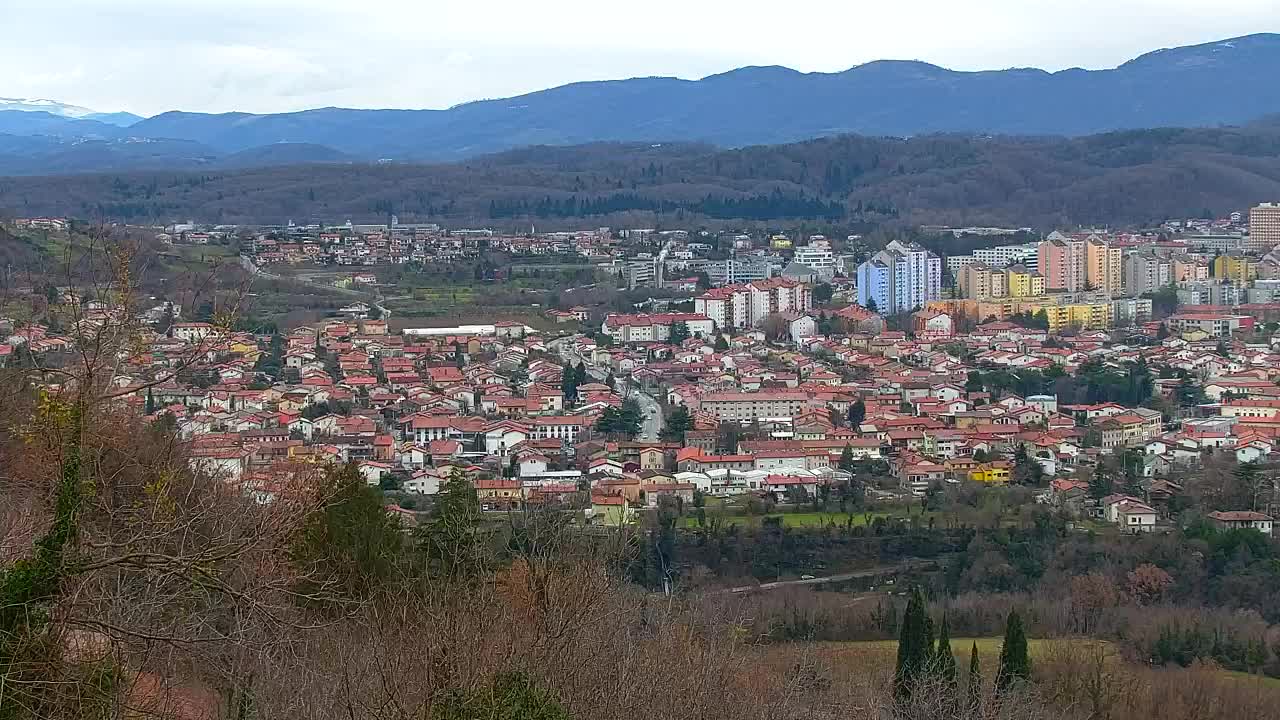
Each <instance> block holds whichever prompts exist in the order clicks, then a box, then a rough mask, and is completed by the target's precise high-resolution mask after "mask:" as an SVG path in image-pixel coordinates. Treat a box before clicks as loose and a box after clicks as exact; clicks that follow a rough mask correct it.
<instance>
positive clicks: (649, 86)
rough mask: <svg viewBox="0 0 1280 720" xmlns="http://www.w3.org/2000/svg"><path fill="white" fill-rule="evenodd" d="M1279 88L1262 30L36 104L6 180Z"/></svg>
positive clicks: (462, 155) (744, 142)
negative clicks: (144, 110)
mask: <svg viewBox="0 0 1280 720" xmlns="http://www.w3.org/2000/svg"><path fill="white" fill-rule="evenodd" d="M1277 76H1280V35H1276V34H1259V35H1250V36H1246V37H1239V38H1233V39H1229V40H1222V41H1218V42H1213V43H1207V44H1203V45H1195V46H1187V47H1180V48H1173V49H1167V50H1159V51H1155V52H1151V53H1147V54H1145V55H1142V56H1140V57H1138V58H1135V59H1133V60H1131V61H1129V62H1126V63H1124V64H1123V65H1120V66H1119V67H1117V68H1113V69H1107V70H1082V69H1070V70H1063V71H1060V72H1053V73H1050V72H1046V71H1043V70H1037V69H1009V70H996V71H983V72H959V71H954V70H948V69H945V68H941V67H938V66H935V65H930V64H927V63H922V62H914V61H876V62H871V63H867V64H864V65H859V66H857V67H854V68H851V69H849V70H846V71H844V72H838V73H802V72H797V71H795V70H791V69H788V68H784V67H746V68H739V69H737V70H732V71H730V72H726V73H723V74H719V75H712V76H710V77H706V78H703V79H701V80H681V79H677V78H662V77H650V78H634V79H630V80H617V81H605V82H584V83H574V84H571V85H565V86H562V87H557V88H553V89H549V90H543V91H539V92H534V93H530V94H527V95H522V96H519V97H513V98H507V99H502V100H485V101H479V102H472V103H467V104H463V105H459V106H456V107H453V108H449V109H447V110H354V109H341V108H322V109H315V110H306V111H302V112H294V113H279V114H263V115H257V114H249V113H220V114H204V113H190V112H167V113H163V114H160V115H157V116H155V117H151V118H146V119H140V120H136V121H133V122H128V124H127V126H124V127H122V126H121V125H123V124H125V123H126V122H127V121H128V120H129V119H128V118H124V117H117V118H116V120H115V122H113V121H112V120H111V119H110V118H109V117H104V116H101V115H97V114H95V113H93V112H92V111H87V110H85V109H84V108H75V107H74V106H65V105H60V104H57V103H52V102H51V101H26V102H25V106H24V107H21V108H18V107H11V108H10V109H7V110H6V109H5V107H6V106H5V105H3V104H0V174H9V175H23V174H47V173H75V172H91V171H103V170H111V171H120V170H125V169H141V168H157V169H159V168H163V169H173V170H180V169H201V168H215V169H217V168H226V167H247V166H250V165H253V164H260V165H278V164H292V163H307V162H311V163H317V162H323V163H332V162H370V161H383V162H386V161H394V162H404V163H417V162H442V161H443V162H451V161H458V160H465V159H467V158H472V157H476V156H479V155H483V154H488V153H494V152H501V151H504V150H509V149H513V148H519V147H524V146H533V145H574V144H581V143H593V142H673V141H674V142H694V143H705V144H711V145H716V146H721V147H731V148H732V147H743V146H749V145H759V144H775V143H787V142H795V141H799V140H805V139H810V138H816V137H823V136H831V135H839V134H844V133H857V134H862V135H870V136H893V137H910V136H919V135H927V134H932V133H974V134H993V135H1023V136H1036V135H1060V136H1081V135H1087V134H1093V133H1100V132H1106V131H1111V130H1122V129H1132V128H1148V127H1213V126H1223V125H1240V124H1244V123H1247V122H1249V121H1251V120H1253V119H1255V118H1258V117H1260V116H1263V115H1267V114H1270V113H1276V112H1280V83H1275V82H1269V81H1267V80H1266V79H1267V78H1273V77H1277ZM3 102H6V101H0V103H3ZM117 123H118V124H117ZM228 163H229V164H228Z"/></svg>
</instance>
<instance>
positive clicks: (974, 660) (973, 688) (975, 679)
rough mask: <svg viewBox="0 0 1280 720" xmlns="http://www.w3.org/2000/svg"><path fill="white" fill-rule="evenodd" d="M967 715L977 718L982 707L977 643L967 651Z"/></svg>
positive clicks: (980, 671) (980, 672) (980, 669)
mask: <svg viewBox="0 0 1280 720" xmlns="http://www.w3.org/2000/svg"><path fill="white" fill-rule="evenodd" d="M968 689H969V691H968V693H966V694H967V695H968V696H969V697H968V700H969V713H970V715H972V716H973V717H978V713H979V710H980V709H981V707H982V668H981V666H979V664H978V643H977V642H975V643H973V648H972V649H971V650H969V684H968Z"/></svg>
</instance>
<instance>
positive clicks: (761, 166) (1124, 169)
mask: <svg viewBox="0 0 1280 720" xmlns="http://www.w3.org/2000/svg"><path fill="white" fill-rule="evenodd" d="M1276 197H1280V125H1278V124H1276V123H1274V122H1267V123H1259V124H1255V125H1252V126H1249V127H1245V128H1219V129H1154V130H1134V131H1124V132H1115V133H1108V134H1103V135H1093V136H1088V137H1081V138H1071V139H1064V138H1022V137H979V136H962V135H935V136H926V137H917V138H912V139H907V140H903V139H895V138H871V137H862V136H856V135H845V136H840V137H833V138H824V139H819V140H811V141H807V142H801V143H795V144H789V145H776V146H758V147H748V148H742V149H739V150H727V151H724V150H715V149H713V148H710V147H708V146H705V145H688V144H681V145H650V144H594V145H584V146H577V147H568V148H556V147H534V148H527V149H523V150H515V151H511V152H507V153H501V154H498V155H492V156H487V157H484V158H480V159H477V160H474V161H470V162H467V163H462V164H453V165H398V164H384V165H365V164H349V165H303V166H290V167H274V168H259V169H251V170H242V171H225V172H212V171H210V172H203V173H176V172H133V173H120V174H96V175H80V176H57V177H30V178H7V179H0V214H9V215H18V216H25V215H69V216H78V217H85V218H91V219H105V220H123V221H130V222H166V221H174V220H186V219H188V218H195V219H198V220H202V221H207V222H224V223H284V222H286V221H288V220H290V219H292V220H294V221H295V222H304V221H330V222H337V221H341V220H344V219H346V218H351V219H353V220H355V221H385V220H386V218H387V216H389V215H390V214H392V213H395V214H397V215H399V217H400V219H401V221H402V222H409V221H438V222H443V223H446V224H448V225H453V226H458V225H465V224H473V223H474V224H485V225H491V226H498V227H508V228H513V229H514V228H528V226H529V225H530V224H531V223H536V224H537V225H538V226H539V227H548V226H557V227H573V226H580V227H596V226H599V225H602V224H625V223H628V222H636V223H646V224H665V225H668V226H673V225H674V226H689V225H697V224H700V223H709V224H714V223H727V222H737V223H742V222H755V223H759V224H762V225H769V224H774V225H777V224H779V223H782V222H794V221H796V220H803V219H812V220H820V221H824V222H830V223H837V224H843V225H847V226H851V227H856V226H865V225H872V224H880V223H886V222H888V223H946V224H975V223H977V224H1002V225H1017V226H1022V225H1034V226H1038V227H1055V226H1059V227H1060V226H1071V225H1076V224H1120V223H1125V224H1141V223H1148V222H1153V221H1160V220H1164V219H1167V218H1170V217H1185V216H1187V215H1193V216H1194V215H1200V214H1204V213H1210V214H1221V213H1224V212H1227V211H1230V210H1236V209H1242V208H1246V207H1248V206H1250V205H1252V204H1254V203H1256V202H1259V201H1262V200H1267V199H1274V198H1276Z"/></svg>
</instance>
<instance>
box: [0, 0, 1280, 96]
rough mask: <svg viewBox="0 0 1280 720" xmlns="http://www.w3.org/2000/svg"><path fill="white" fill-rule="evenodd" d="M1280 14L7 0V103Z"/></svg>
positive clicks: (1025, 1) (1212, 32) (888, 6)
mask: <svg viewBox="0 0 1280 720" xmlns="http://www.w3.org/2000/svg"><path fill="white" fill-rule="evenodd" d="M1275 10H1276V0H1214V1H1213V2H1209V1H1208V0H1071V1H1070V2H1067V1H1065V0H980V1H979V2H968V3H965V2H956V1H955V0H885V1H883V2H867V1H866V0H830V1H828V0H821V1H812V0H798V1H796V0H793V1H792V2H782V3H780V2H777V0H735V1H733V2H729V1H727V0H714V1H708V0H642V1H641V2H634V3H623V2H618V1H617V0H541V1H538V0H488V1H487V2H485V1H480V0H361V1H359V2H351V1H350V0H0V15H3V26H4V29H5V32H4V42H3V43H0V97H6V96H8V97H26V98H50V99H54V100H59V101H62V102H66V103H71V104H76V105H83V106H86V107H90V108H93V109H95V110H100V111H115V110H128V111H131V112H135V113H138V114H144V115H151V114H156V113H159V112H162V111H165V110H172V109H178V110H192V111H205V112H220V111H227V110H245V111H252V112H281V111H288V110H300V109H305V108H310V107H323V106H330V105H332V106H341V107H399V108H441V107H448V106H450V105H453V104H456V103H459V102H465V101H468V100H476V99H481V98H492V97H504V96H509V95H515V94H519V93H522V92H528V91H532V90H539V89H543V88H546V87H552V86H555V85H561V84H564V83H567V82H573V81H576V80H602V79H614V78H625V77H634V76H639V75H674V76H678V77H684V78H699V77H703V76H705V75H709V74H713V73H717V72H723V71H725V70H728V69H732V68H734V67H739V66H743V65H786V66H789V67H792V68H796V69H798V70H805V71H823V72H831V71H839V70H844V69H846V68H849V67H851V66H853V65H857V64H859V63H863V62H867V61H869V60H876V59H883V58H892V59H914V60H925V61H928V62H932V63H936V64H938V65H943V66H946V67H950V68H955V69H961V70H979V69H999V68H1007V67H1015V66H1016V67H1042V68H1045V69H1048V70H1060V69H1063V68H1068V67H1074V66H1079V67H1086V68H1091V69H1094V68H1103V67H1114V66H1115V65H1117V64H1119V63H1121V62H1124V61H1125V60H1127V59H1129V58H1132V57H1134V56H1136V55H1139V54H1142V53H1143V52H1147V51H1149V50H1153V49H1156V48H1161V47H1171V46H1176V45H1188V44H1195V43H1201V42H1209V41H1212V40H1219V39H1223V38H1227V37H1234V36H1239V35H1247V34H1250V33H1255V32H1267V31H1278V30H1280V20H1278V19H1277V17H1276V14H1275Z"/></svg>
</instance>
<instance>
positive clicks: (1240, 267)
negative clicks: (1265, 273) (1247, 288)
mask: <svg viewBox="0 0 1280 720" xmlns="http://www.w3.org/2000/svg"><path fill="white" fill-rule="evenodd" d="M1213 276H1214V277H1215V278H1218V279H1220V280H1226V281H1228V282H1231V283H1233V284H1236V285H1246V284H1248V283H1249V281H1250V280H1255V279H1257V277H1258V266H1257V264H1256V263H1254V261H1253V260H1252V259H1251V258H1248V257H1245V256H1244V255H1219V256H1218V257H1216V258H1214V259H1213Z"/></svg>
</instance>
